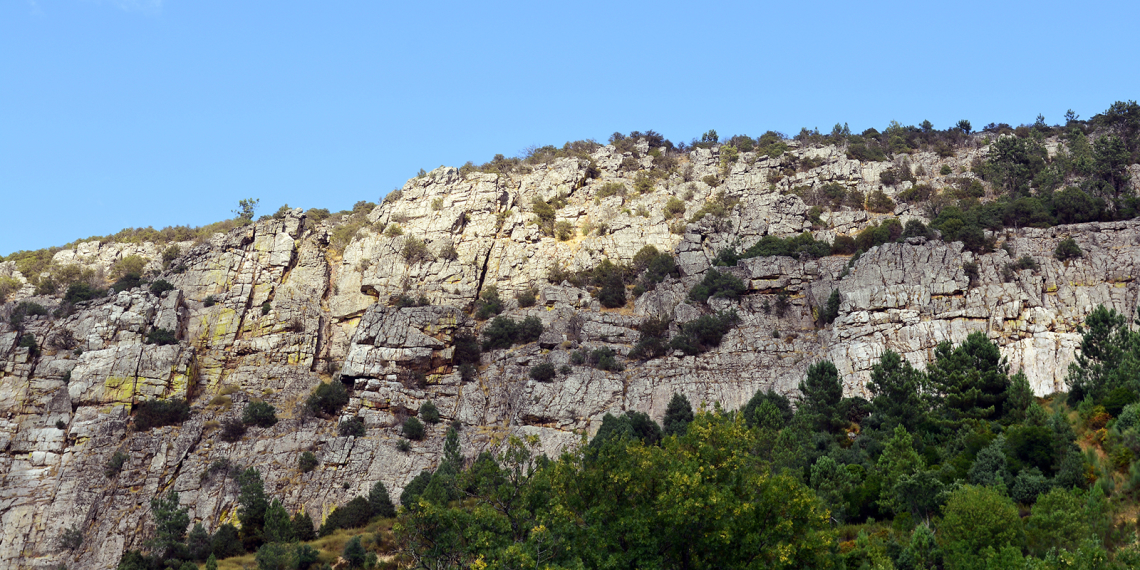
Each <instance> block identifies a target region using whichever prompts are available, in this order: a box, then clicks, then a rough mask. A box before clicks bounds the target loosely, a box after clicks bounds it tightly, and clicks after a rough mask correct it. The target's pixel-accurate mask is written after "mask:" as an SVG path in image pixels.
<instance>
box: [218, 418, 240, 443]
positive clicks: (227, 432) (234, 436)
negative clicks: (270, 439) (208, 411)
mask: <svg viewBox="0 0 1140 570" xmlns="http://www.w3.org/2000/svg"><path fill="white" fill-rule="evenodd" d="M245 430H246V427H245V424H244V423H242V422H241V421H240V420H236V419H228V420H222V433H221V434H220V435H219V436H218V437H221V438H222V441H227V442H229V443H233V442H235V441H240V440H241V438H242V437H243V436H245Z"/></svg>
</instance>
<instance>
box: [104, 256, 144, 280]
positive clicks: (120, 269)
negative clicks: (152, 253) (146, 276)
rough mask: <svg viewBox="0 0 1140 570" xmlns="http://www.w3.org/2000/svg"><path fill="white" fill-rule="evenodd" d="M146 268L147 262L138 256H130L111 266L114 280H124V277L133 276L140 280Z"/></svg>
mask: <svg viewBox="0 0 1140 570" xmlns="http://www.w3.org/2000/svg"><path fill="white" fill-rule="evenodd" d="M145 267H146V260H145V259H143V258H142V257H139V256H137V255H128V256H126V257H123V258H120V259H118V260H116V261H115V263H113V264H111V277H112V278H113V279H120V280H121V279H123V278H124V277H128V276H133V277H134V278H135V279H138V277H139V276H140V275H142V273H143V269H144V268H145Z"/></svg>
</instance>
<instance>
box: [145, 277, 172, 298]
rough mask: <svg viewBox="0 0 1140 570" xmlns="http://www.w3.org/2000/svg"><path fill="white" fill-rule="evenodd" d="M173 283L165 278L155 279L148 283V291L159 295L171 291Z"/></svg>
mask: <svg viewBox="0 0 1140 570" xmlns="http://www.w3.org/2000/svg"><path fill="white" fill-rule="evenodd" d="M173 290H174V285H171V284H170V282H169V281H167V280H165V279H156V280H155V281H154V282H153V283H151V284H150V293H151V294H152V295H154V296H156V297H157V296H160V295H162V294H163V293H165V292H167V291H173Z"/></svg>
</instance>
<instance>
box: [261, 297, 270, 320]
mask: <svg viewBox="0 0 1140 570" xmlns="http://www.w3.org/2000/svg"><path fill="white" fill-rule="evenodd" d="M272 310H273V305H271V304H269V301H266V302H264V303H262V304H261V316H263V317H264V316H265V315H268V314H269V311H272Z"/></svg>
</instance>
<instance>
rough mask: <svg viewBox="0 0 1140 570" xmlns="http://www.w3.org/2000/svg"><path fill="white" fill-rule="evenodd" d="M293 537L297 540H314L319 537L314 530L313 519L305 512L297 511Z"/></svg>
mask: <svg viewBox="0 0 1140 570" xmlns="http://www.w3.org/2000/svg"><path fill="white" fill-rule="evenodd" d="M292 525H293V537H294V538H296V539H297V540H313V539H314V538H316V537H317V531H316V530H315V529H314V528H313V519H311V518H309V515H307V514H305V512H304V511H297V512H296V513H295V514H294V515H293V520H292Z"/></svg>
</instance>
